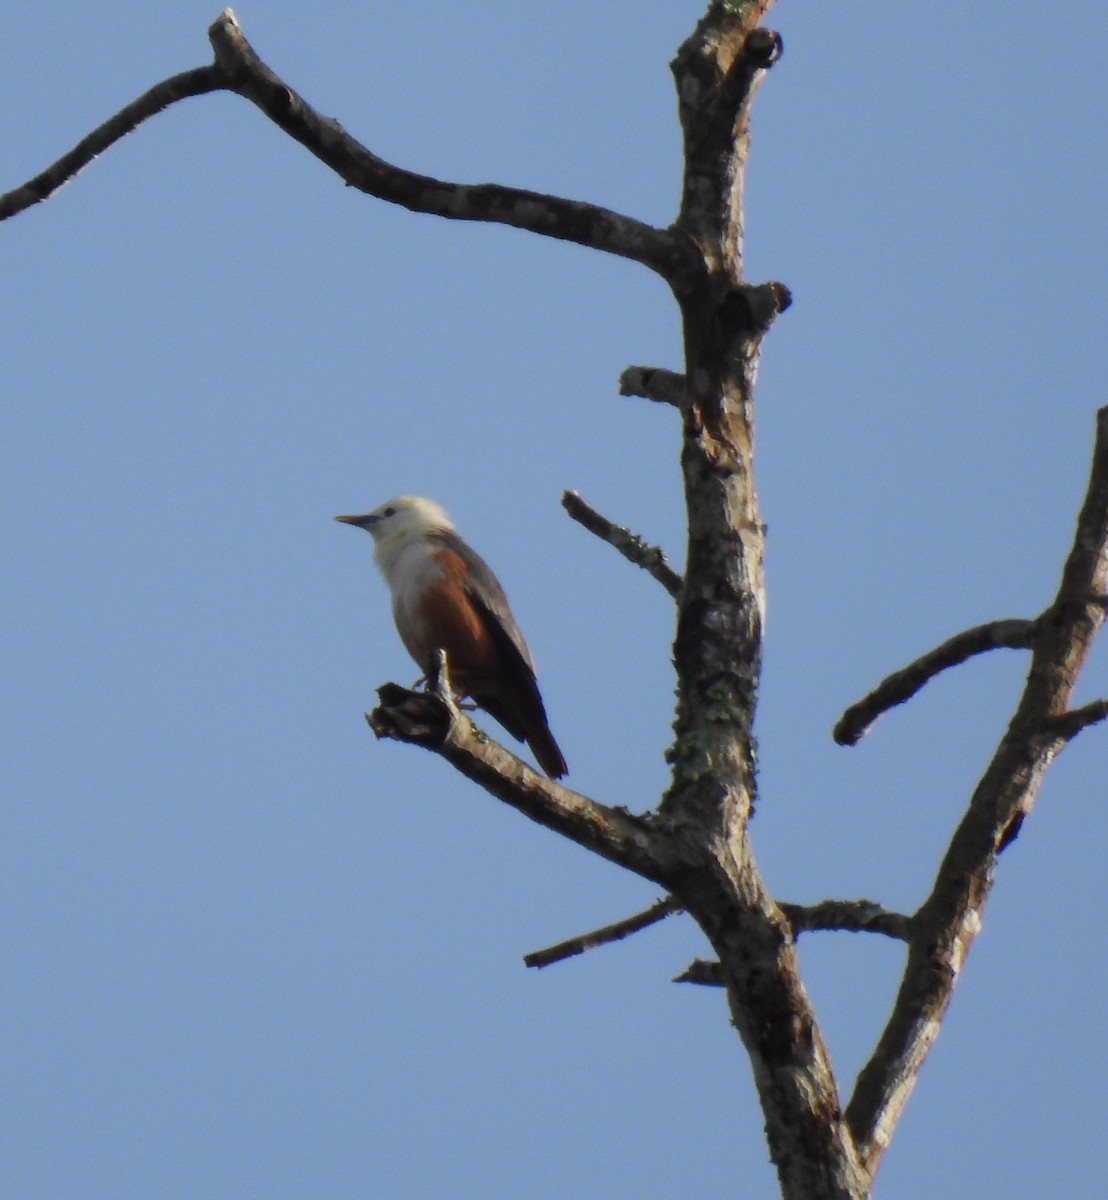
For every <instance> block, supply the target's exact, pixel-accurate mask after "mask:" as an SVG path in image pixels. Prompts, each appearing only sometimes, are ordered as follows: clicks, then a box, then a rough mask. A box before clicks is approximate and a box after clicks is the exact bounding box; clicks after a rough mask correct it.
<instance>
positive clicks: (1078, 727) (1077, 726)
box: [1047, 700, 1108, 742]
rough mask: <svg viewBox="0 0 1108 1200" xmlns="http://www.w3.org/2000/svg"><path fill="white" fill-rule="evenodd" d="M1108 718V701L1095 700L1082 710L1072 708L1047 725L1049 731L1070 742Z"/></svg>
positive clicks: (1082, 707) (1085, 705)
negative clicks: (1084, 730) (1085, 730)
mask: <svg viewBox="0 0 1108 1200" xmlns="http://www.w3.org/2000/svg"><path fill="white" fill-rule="evenodd" d="M1105 717H1108V700H1093V701H1092V702H1091V703H1089V704H1084V705H1082V706H1081V707H1080V708H1071V709H1070V710H1069V711H1068V712H1064V713H1059V714H1058V716H1056V717H1052V718H1051V719H1050V720H1049V722H1048V723H1047V727H1048V729H1049V730H1050V731H1051V732H1052V733H1056V734H1058V736H1059V737H1062V738H1065V740H1066V741H1067V742H1068V741H1070V740H1071V739H1073V738H1075V737H1077V735H1078V734H1079V733H1080V732H1081V731H1082V730H1083V729H1088V728H1089V726H1090V725H1096V724H1098V723H1099V722H1101V721H1103V720H1104V719H1105Z"/></svg>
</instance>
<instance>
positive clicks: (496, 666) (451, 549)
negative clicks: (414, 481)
mask: <svg viewBox="0 0 1108 1200" xmlns="http://www.w3.org/2000/svg"><path fill="white" fill-rule="evenodd" d="M335 520H336V521H341V522H343V524H345V525H354V526H356V527H357V528H359V529H364V530H366V531H367V532H368V533H369V534H370V536H371V537H372V538H373V543H374V545H373V558H374V561H375V562H376V564H377V567H378V569H379V570H380V572H381V574H382V575H383V576H384V578H385V582H386V583H387V584H388V587H389V592H390V593H391V596H392V615H393V620H394V621H395V622H396V631H397V633H399V634H400V640H401V641H402V642H403V643H404V646H405V647H406V649H407V651H408V653H409V654H410V655H411V656H412V658H414V659H415V661H416V664H417V665H418V666H419V668H420V670H422V671H423V672H425V674H427V675H430V674H431V669H432V664H433V661H434V657H435V654H436V651H438V650H443V651H445V652H446V662H447V670H448V672H449V675H450V682H451V684H452V685H453V687H454V690H455V692H457V694H458V695H459V696H460V697H468V698H469V699H470V700H472V701H473V702H474V703H475V704H477V705H478V706H479V707H480V708H483V709H484V710H485V711H486V712H487V713H489V714H490V716H492V717H494V718H495V719H496V720H497V721H499V722H500V724H501V725H503V726H504V728H505V729H506V730H507V731H508V732H509V733H510V734H511V735H512V736H513V737H514V738H516V739H517V740H518V741H521V742H526V743H527V744H528V745H529V746H530V747H531V752H532V753H533V754H534V756H535V759H536V761H537V762H538V764H539V766H540V767H542V769H543V771H545V772H546V774H547V775H549V776H550V778H551V779H560V778H561V777H562V776H563V775H565V774H566V773H567V771H568V768H567V766H566V760H565V759H564V758H563V757H562V752H561V750H560V749H559V748H558V743H557V742H556V741H555V740H554V735H553V734H552V733H551V732H550V725H549V722H548V721H547V717H546V708H545V707H544V705H543V702H542V696H541V695H540V693H539V686H538V683H537V682H536V679H535V664H534V661H533V660H532V658H531V652H530V650H528V649H527V643H526V642H525V641H524V640H523V634H522V633H520V631H519V626H518V625H517V624H516V622H515V618H514V617H513V616H512V610H511V609H510V608H509V607H508V598H507V597H506V596H505V595H504V589H503V588H502V587H501V586H500V583H499V581H498V580H497V578H496V576H495V575H494V574H493V573H492V570H491V568H490V567H489V566H488V564H487V563H486V562H485V560H484V559H483V558H482V557H481V556H480V555H479V554H478V553H477V552H476V550H474V549H472V547H470V546H469V545H467V544H466V543H465V542H464V541H463V540H462V538H461V537H460V536H459V534H458V531H457V530H456V529H455V527H454V523H453V522H452V521H451V520H450V518H449V516H447V514H446V511H445V510H444V509H443V508H442V507H441V506H440V505H439V504H437V503H436V502H435V501H434V500H428V499H427V498H426V497H424V496H395V497H393V499H391V500H386V501H385V503H384V504H381V505H379V506H378V507H377V508H375V509H373V510H372V511H371V512H367V513H365V514H363V515H361V516H340V517H336V518H335Z"/></svg>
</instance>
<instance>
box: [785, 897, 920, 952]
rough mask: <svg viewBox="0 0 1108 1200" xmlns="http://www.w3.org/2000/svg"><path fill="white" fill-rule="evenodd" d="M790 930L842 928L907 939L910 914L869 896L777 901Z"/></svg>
mask: <svg viewBox="0 0 1108 1200" xmlns="http://www.w3.org/2000/svg"><path fill="white" fill-rule="evenodd" d="M778 903H779V905H780V908H781V911H782V912H783V913H784V914H785V916H786V917H788V918H789V924H790V925H792V927H793V932H794V933H807V932H815V931H817V930H821V931H838V930H843V931H846V932H850V933H883V934H885V936H886V937H891V938H896V939H897V940H899V941H902V942H906V941H908V938H909V935H910V933H911V928H912V918H911V917H906V916H904V914H903V913H897V912H890V911H889V909H887V908H883V907H882V906H881V905H880V904H877V903H876V902H875V901H873V900H821V901H820V902H819V904H786V903H785V902H784V901H779V902H778Z"/></svg>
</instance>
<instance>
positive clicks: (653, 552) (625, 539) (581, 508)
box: [562, 492, 681, 599]
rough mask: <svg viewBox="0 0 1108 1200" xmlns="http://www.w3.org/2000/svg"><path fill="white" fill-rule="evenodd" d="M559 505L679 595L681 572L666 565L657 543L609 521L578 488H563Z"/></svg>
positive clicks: (590, 531) (675, 596)
mask: <svg viewBox="0 0 1108 1200" xmlns="http://www.w3.org/2000/svg"><path fill="white" fill-rule="evenodd" d="M562 507H563V508H564V509H565V510H566V512H567V513H569V515H570V516H571V517H572V518H573V519H574V520H575V521H576V522H577V523H578V524H579V525H583V526H584V527H585V528H586V529H587V530H588V531H589V533H595V534H596V536H597V537H598V538H600V540H601V541H604V542H607V543H608V545H610V546H614V547H615V548H616V549H617V550H618V551H619V552H620V554H622V555H623V557H624V558H626V559H627V561H628V562H632V563H634V564H635V566H637V567H642V569H643V570H644V571H646V573H647V574H648V575H652V576H653V577H654V578H655V579H656V580H657V581H658V582H659V583H660V584H661V585H662V587H664V588H665V589H666V591H667V592H669V594H670V595H671V596H673V597H674V598H675V599H676V598H677V597H679V596H680V595H681V576H680V575H678V574H677V572H676V571H675V570H674V569H673V568H672V567H671V566H670V565H669V562H668V561H667V560H666V556H665V554H664V553H663V552H662V551H661V550H660V549H659V548H658V547H657V546H650V545H648V544H647V543H646V542H644V541H643V540H642V538H641V537H639V535H638V534H637V533H632V532H631V530H629V529H628V528H627V527H626V526H625V525H617V524H616V523H615V522H614V521H609V520H608V518H607V517H605V516H604V515H603V514H602V513H599V512H597V510H596V509H595V508H593V506H592V505H591V504H588V503H587V502H586V501H584V500H582V499H581V497H580V496H579V495H578V494H577V492H563V493H562Z"/></svg>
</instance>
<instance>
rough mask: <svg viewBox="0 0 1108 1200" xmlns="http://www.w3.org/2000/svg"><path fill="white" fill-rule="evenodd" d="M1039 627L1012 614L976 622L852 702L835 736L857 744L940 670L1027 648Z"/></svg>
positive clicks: (842, 742) (834, 733)
mask: <svg viewBox="0 0 1108 1200" xmlns="http://www.w3.org/2000/svg"><path fill="white" fill-rule="evenodd" d="M1037 627H1038V626H1037V622H1036V621H1027V620H1022V619H1020V618H1015V617H1013V618H1009V619H1007V620H1003V621H987V622H986V623H985V624H984V625H975V626H974V627H973V628H972V629H965V630H963V631H962V632H961V633H956V634H955V635H954V636H953V637H952V638H948V639H947V640H946V641H945V642H943V643H942V645H940V646H936V647H935V649H934V650H929V651H928V652H927V653H926V654H923V655H921V656H920V657H919V658H917V659H916V660H915V662H911V663H909V664H908V665H907V666H906V667H902V668H901V669H900V670H899V671H894V672H893V673H892V674H891V675H889V676H887V677H886V678H885V679H883V680H882V681H881V682H880V683H879V684H878V685H877V687H875V688H874V689H873V691H872V692H870V693H869V695H868V696H864V697H863V698H862V699H861V700H859V701H858V702H857V703H856V704H852V705H851V706H850V707H849V708H848V709H847V710H846V711H845V712H844V713H843V715H842V716H841V717H840V718H839V720H838V723H837V724H836V726H835V728H834V730H833V731H832V736H833V737H834V739H835V741H836V742H838V743H839V745H840V746H854V745H857V744H858V742H860V741H861V740H862V738H863V737H865V735H866V734H867V733H868V732H869V729H870V726H871V725H872V724H873V723H874V721H876V720H877V718H878V717H879V716H881V714H882V713H885V712H887V711H888V710H889V709H890V708H895V707H896V705H898V704H903V703H904V702H905V700H910V699H911V698H912V697H913V696H914V695H915V694H916V692H918V691H919V690H920V688H922V687H923V685H924V684H925V683H927V682H928V681H929V680H931V679H933V678H934V677H935V676H936V675H938V674H939V672H940V671H945V670H946V669H947V668H948V667H956V666H958V665H959V663H964V662H965V661H966V659H968V658H972V657H973V656H974V655H975V654H983V653H984V652H985V651H986V650H1000V649H1011V650H1026V649H1028V648H1029V647H1030V646H1031V645H1032V643H1033V641H1034V638H1035V630H1036V628H1037Z"/></svg>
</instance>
